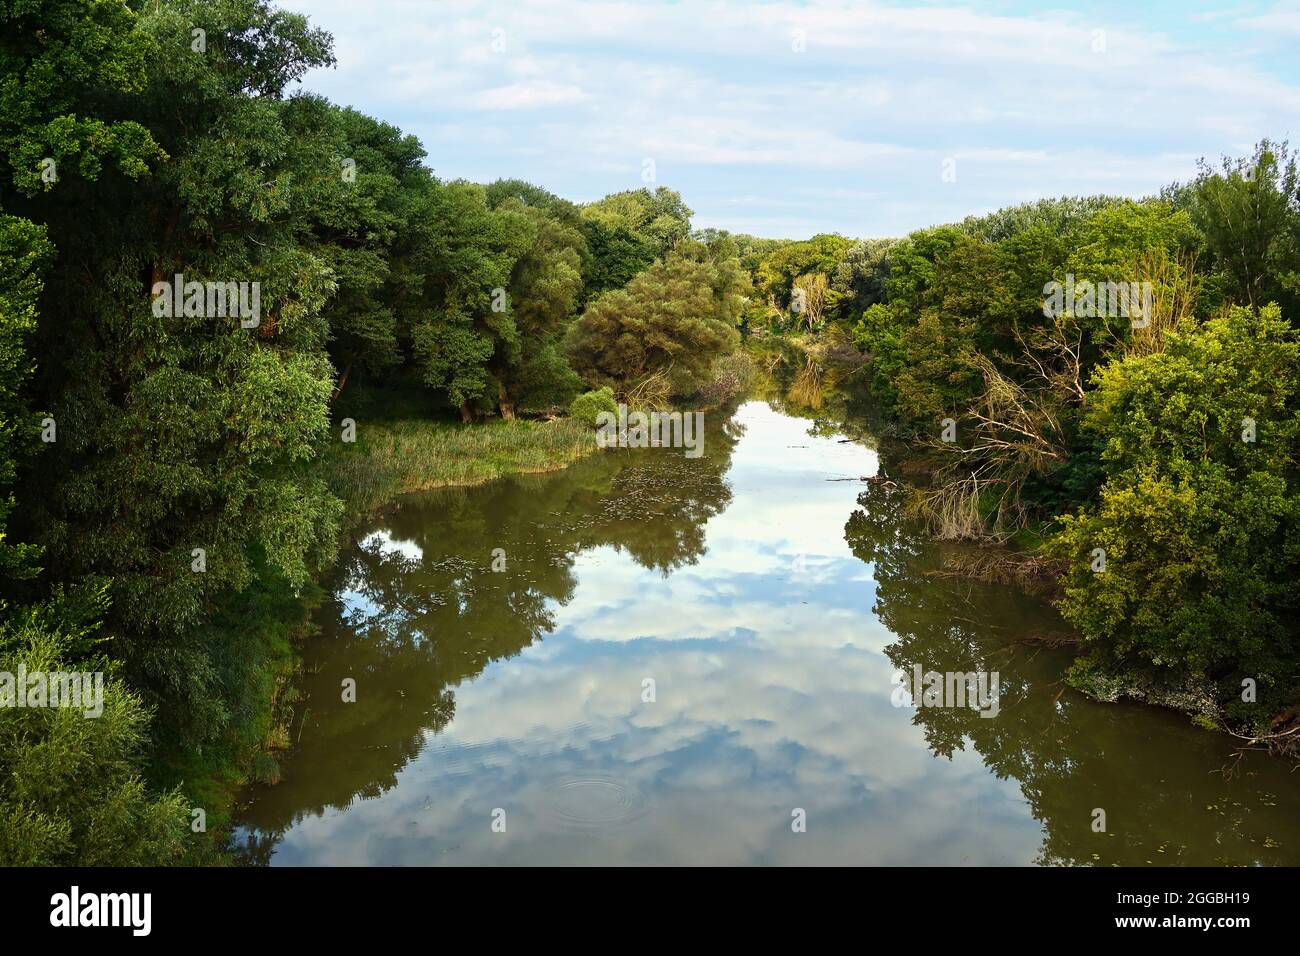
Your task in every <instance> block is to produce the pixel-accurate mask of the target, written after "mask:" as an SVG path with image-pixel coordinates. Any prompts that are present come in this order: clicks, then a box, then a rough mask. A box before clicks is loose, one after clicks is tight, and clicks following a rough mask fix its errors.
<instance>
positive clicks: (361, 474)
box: [320, 418, 597, 528]
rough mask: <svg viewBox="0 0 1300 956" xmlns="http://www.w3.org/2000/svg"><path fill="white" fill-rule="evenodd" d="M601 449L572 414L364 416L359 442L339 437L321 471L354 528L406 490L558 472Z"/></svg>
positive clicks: (345, 520)
mask: <svg viewBox="0 0 1300 956" xmlns="http://www.w3.org/2000/svg"><path fill="white" fill-rule="evenodd" d="M596 450H597V445H596V433H595V431H594V430H593V429H591V428H589V427H587V426H585V425H583V424H582V423H580V422H575V421H572V420H570V419H568V418H559V419H555V420H553V421H527V420H521V419H515V420H513V421H503V420H500V419H498V420H494V421H490V422H482V423H477V424H473V425H461V424H452V423H449V422H438V421H429V420H427V419H406V418H402V419H394V420H391V421H373V422H361V423H359V424H358V425H357V428H356V441H355V442H335V443H333V444H332V445H331V446H330V449H329V451H328V452H327V453H326V454H325V455H324V456H323V457H322V459H321V462H320V471H321V475H322V477H323V478H324V479H325V481H326V483H327V484H328V485H329V487H330V490H331V491H333V492H334V494H336V495H337V496H338V497H339V498H340V499H342V501H343V503H344V508H345V511H344V526H345V528H346V527H350V526H351V525H353V524H355V523H356V522H357V521H360V520H363V519H364V518H365V517H366V516H368V515H370V514H372V513H374V512H375V511H377V510H379V509H381V508H384V507H386V506H387V505H389V504H390V503H392V502H393V501H394V500H395V499H397V498H398V497H400V496H401V495H404V494H409V493H412V492H417V491H429V490H431V489H433V488H443V487H447V486H451V485H479V484H483V483H484V482H487V481H492V480H493V479H495V478H501V477H504V476H506V475H514V474H532V473H537V472H546V471H555V470H557V469H560V468H564V467H565V466H566V465H569V464H572V463H573V462H575V461H577V460H578V459H579V458H583V457H585V456H586V455H589V454H591V453H593V452H595V451H596Z"/></svg>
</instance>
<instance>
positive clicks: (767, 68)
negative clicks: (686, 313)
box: [281, 0, 1300, 238]
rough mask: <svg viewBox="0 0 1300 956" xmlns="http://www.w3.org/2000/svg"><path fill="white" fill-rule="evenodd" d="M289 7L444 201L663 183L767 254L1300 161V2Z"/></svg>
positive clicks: (333, 2)
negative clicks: (322, 32) (1217, 171)
mask: <svg viewBox="0 0 1300 956" xmlns="http://www.w3.org/2000/svg"><path fill="white" fill-rule="evenodd" d="M281 3H282V5H283V6H285V7H287V8H289V9H292V10H297V11H301V12H304V13H306V14H308V15H309V16H310V17H311V18H312V21H313V22H314V23H315V24H316V25H317V26H320V27H323V28H325V29H327V30H329V31H330V32H331V33H333V34H334V37H335V44H336V45H335V52H336V55H337V57H338V65H337V67H336V68H335V69H332V70H320V71H315V72H313V73H311V74H309V75H308V76H307V77H306V78H305V80H304V86H305V87H306V88H307V89H310V90H312V91H314V92H318V93H321V94H324V95H326V96H328V97H329V98H330V99H332V100H334V101H336V102H338V103H342V104H345V105H350V106H354V107H356V108H357V109H359V110H361V111H363V112H365V113H369V114H371V115H373V116H376V117H379V118H380V119H383V120H386V121H388V122H390V123H393V124H395V125H397V126H400V127H401V128H402V129H403V130H405V131H406V132H409V133H413V134H414V135H416V136H418V137H419V138H420V140H421V141H422V142H423V143H424V145H425V148H426V149H427V151H428V153H429V156H428V160H427V162H428V163H429V165H430V166H432V167H433V168H434V170H435V171H436V172H437V173H438V175H439V176H441V177H443V178H445V179H457V178H465V179H472V180H475V181H479V182H487V181H491V180H493V179H496V178H499V177H518V178H521V179H526V180H529V181H531V182H535V183H537V184H539V185H542V186H545V187H546V188H547V189H550V190H551V191H553V192H556V193H558V194H560V195H562V196H565V197H566V198H569V199H572V200H575V201H579V202H585V201H589V200H592V199H598V198H599V197H601V196H603V195H605V194H606V193H610V192H615V191H618V190H621V189H629V188H636V187H639V186H642V185H646V184H647V183H646V181H645V176H646V171H647V168H648V166H647V161H652V162H653V175H654V180H653V182H652V183H649V184H650V185H665V186H670V187H672V188H673V189H676V190H678V191H680V192H681V193H682V196H683V198H684V199H685V200H686V202H687V204H688V205H689V206H690V207H691V208H692V209H694V210H695V218H694V225H695V226H697V227H706V226H713V227H718V228H724V229H730V230H732V231H735V232H750V233H754V234H757V235H763V236H773V237H788V238H803V237H806V236H808V235H811V234H813V233H816V232H840V233H843V234H844V235H848V236H855V237H876V236H891V235H902V234H904V233H906V232H908V231H910V230H912V229H915V228H919V227H921V226H926V225H932V224H935V223H941V222H950V221H953V220H957V219H961V218H962V217H963V216H965V215H967V214H971V213H981V212H986V211H990V210H993V209H997V208H999V207H1001V206H1005V205H1010V204H1013V203H1017V202H1022V201H1025V200H1030V199H1035V198H1038V197H1041V196H1056V195H1079V194H1091V193H1101V192H1104V193H1114V194H1121V195H1133V196H1140V195H1146V194H1149V193H1151V192H1154V191H1156V190H1158V189H1159V188H1160V186H1162V185H1164V184H1165V183H1168V182H1170V181H1173V180H1178V179H1186V178H1189V177H1190V176H1191V175H1192V174H1193V173H1194V172H1195V168H1196V160H1197V158H1199V157H1201V156H1208V157H1216V156H1219V155H1221V154H1224V153H1227V154H1232V155H1238V154H1246V153H1248V152H1249V151H1250V150H1251V148H1252V146H1253V144H1254V143H1255V142H1256V141H1257V140H1259V139H1260V138H1262V137H1265V136H1268V137H1271V138H1274V139H1285V138H1288V137H1290V138H1291V139H1292V141H1293V142H1295V141H1300V65H1298V64H1300V61H1298V59H1297V56H1296V51H1297V50H1298V49H1300V0H1290V2H1281V3H1278V2H1263V3H1240V4H1233V3H1225V4H1195V3H1178V2H1163V0H1158V2H1151V3H1143V2H1140V0H1139V2H1134V0H1126V2H1117V0H1102V2H1096V3H1072V4H1071V3H1051V2H1049V3H1043V4H1034V3H1025V2H995V0H990V2H982V3H954V2H943V3H922V2H911V3H881V2H872V0H854V2H844V0H828V2H804V3H796V2H772V3H718V2H710V0H693V2H681V3H662V2H633V0H590V2H588V0H545V2H527V0H524V2H512V3H493V2H477V0H451V2H442V0H281ZM945 169H947V170H949V171H950V175H949V176H948V177H947V178H946V179H945V176H944V172H945Z"/></svg>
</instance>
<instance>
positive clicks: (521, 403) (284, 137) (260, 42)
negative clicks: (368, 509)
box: [0, 0, 749, 864]
mask: <svg viewBox="0 0 1300 956" xmlns="http://www.w3.org/2000/svg"><path fill="white" fill-rule="evenodd" d="M0 21H2V23H3V31H2V35H0V160H2V162H3V164H4V170H3V176H0V483H2V484H3V486H4V487H3V494H4V495H5V499H4V503H3V505H2V506H0V520H2V521H3V523H4V526H3V528H2V529H0V530H3V536H2V537H0V574H3V582H2V584H0V596H2V598H3V601H4V602H5V603H4V605H3V621H2V622H0V672H12V673H16V672H18V670H19V668H20V665H25V666H26V667H27V668H28V669H29V670H34V669H36V665H38V664H39V665H40V667H41V668H42V669H44V670H49V671H102V672H105V673H107V674H108V675H109V683H108V690H107V695H108V698H109V701H108V704H107V706H106V709H105V712H104V715H103V716H102V717H100V718H97V719H95V720H86V719H83V718H82V717H81V716H80V715H79V714H75V713H74V712H73V711H70V710H67V709H58V708H49V707H43V708H32V709H18V708H12V707H6V708H0V780H3V784H0V862H5V863H19V862H21V863H46V864H51V863H70V862H80V863H107V862H114V863H143V862H168V861H182V860H187V859H193V858H194V857H193V854H194V853H197V852H202V850H203V848H204V846H205V841H204V840H203V839H202V838H197V837H194V836H193V833H194V831H195V830H196V829H199V828H200V826H199V825H200V823H201V822H203V821H201V820H200V817H199V816H198V815H195V814H192V812H191V810H192V809H204V810H205V814H210V816H207V817H206V822H207V823H208V824H215V823H216V822H218V820H219V819H220V815H221V811H220V807H219V806H214V805H212V804H211V803H207V804H205V801H207V800H208V799H209V798H211V800H212V801H215V802H216V803H218V804H219V803H220V799H219V796H215V795H214V794H215V793H216V790H214V789H213V788H212V786H211V784H212V783H213V782H214V781H215V782H216V783H217V784H220V783H221V781H223V780H225V781H227V782H228V781H231V780H235V779H238V777H239V776H240V775H242V774H244V773H245V772H247V769H248V765H249V762H250V761H251V760H253V758H254V757H255V755H256V754H257V753H258V752H259V750H260V748H261V746H262V745H263V743H264V742H265V741H267V740H268V738H270V737H271V736H272V735H274V734H275V733H276V732H277V730H276V727H275V726H274V723H273V714H272V702H273V701H274V699H275V697H276V694H277V692H278V691H279V690H280V689H281V688H282V686H284V685H285V684H286V683H287V681H288V678H289V676H290V674H291V672H292V669H293V666H294V649H293V639H294V635H295V633H296V632H297V629H298V628H300V627H301V626H302V623H303V620H304V615H305V612H304V607H305V602H306V601H307V600H309V599H310V598H311V596H312V593H313V589H314V585H313V581H314V579H315V576H316V574H317V572H318V571H319V570H320V569H321V568H322V567H324V566H326V565H328V564H329V563H330V562H331V561H332V560H333V558H334V554H335V549H336V542H337V537H338V529H339V525H340V520H341V517H342V515H341V511H342V507H343V506H342V504H341V502H340V501H339V499H338V498H337V497H336V496H335V495H333V494H332V493H331V492H330V490H329V486H328V483H327V481H326V480H325V478H324V477H323V476H322V475H321V473H320V465H319V461H320V459H321V455H322V451H323V449H324V448H325V447H327V445H328V444H329V443H330V442H338V441H340V425H341V423H340V421H339V416H338V415H337V414H336V409H337V406H338V403H339V402H340V401H341V400H342V399H343V398H344V397H346V395H347V392H348V390H349V389H355V388H356V387H357V386H358V383H361V384H362V385H365V386H370V387H375V386H379V387H383V388H393V389H402V388H404V389H406V390H407V392H409V391H410V390H411V389H414V390H416V391H417V392H418V393H419V394H421V395H423V396H424V398H423V403H424V413H425V414H427V415H428V416H430V417H440V416H451V417H453V418H459V419H461V420H463V421H465V422H473V421H476V420H480V419H483V418H486V417H489V416H492V417H495V416H499V417H502V418H513V417H515V416H517V415H524V414H528V413H538V414H541V413H546V414H556V413H559V412H562V411H563V410H564V409H565V408H566V407H567V406H568V405H569V403H571V402H572V401H573V400H574V399H575V397H577V396H579V395H580V393H582V392H583V391H584V389H587V388H596V387H609V388H610V389H611V392H616V393H619V394H621V395H623V396H634V395H641V396H643V397H645V398H646V400H654V401H668V400H673V399H675V398H684V397H689V396H691V395H693V394H696V393H699V392H701V391H702V390H704V389H706V388H707V387H708V386H709V385H710V382H711V374H712V369H713V365H714V361H715V359H717V358H718V357H719V356H721V355H723V354H724V353H727V352H730V351H732V350H733V349H734V348H735V345H736V343H737V341H738V334H737V332H736V328H735V327H736V324H737V322H736V319H737V315H738V313H739V311H740V310H741V308H742V307H743V304H744V303H745V302H746V301H747V300H746V295H747V293H748V289H749V285H748V274H747V273H746V272H745V270H744V269H743V268H742V267H741V266H740V263H739V249H738V248H737V247H736V246H735V244H734V243H733V242H732V241H731V240H729V239H728V238H727V237H726V236H723V235H706V236H701V237H698V238H692V233H691V227H690V216H691V211H690V210H689V209H688V208H687V207H686V206H685V205H684V204H683V203H682V200H681V197H680V196H678V195H677V194H676V193H675V192H673V191H671V190H669V189H665V188H658V189H654V190H650V189H648V188H643V189H636V190H629V191H627V192H623V193H618V194H615V195H612V196H609V197H607V198H605V199H604V200H601V201H598V202H594V203H590V204H587V205H581V206H580V205H576V204H574V203H570V202H567V201H565V200H562V199H560V198H558V197H556V196H554V195H552V194H551V193H549V192H546V191H545V190H543V189H540V188H538V187H536V186H533V185H530V184H528V183H524V182H519V181H502V182H496V183H492V184H490V185H487V186H483V185H477V184H473V183H468V182H459V181H458V182H447V181H444V180H442V179H440V178H439V177H437V176H436V175H435V173H434V172H433V170H432V169H430V167H429V166H428V165H426V163H425V154H424V151H423V149H422V148H421V146H420V144H419V143H418V142H417V141H416V140H415V139H414V138H413V137H411V136H407V135H403V134H402V132H401V131H400V130H398V129H396V128H395V127H393V126H391V125H389V124H386V123H383V122H380V121H378V120H375V119H372V118H370V117H367V116H364V115H362V114H360V113H358V112H356V111H354V110H351V109H347V108H343V107H340V106H337V105H334V104H332V103H329V102H327V101H326V100H324V99H322V98H320V97H318V96H313V95H309V94H306V93H295V94H291V93H290V92H289V91H290V88H291V87H292V86H293V85H294V84H295V83H296V81H298V80H299V79H300V78H301V77H302V76H303V75H304V74H306V73H307V71H309V70H311V69H314V68H317V67H323V66H328V65H330V64H331V63H332V62H333V54H332V52H331V48H332V40H331V37H330V36H329V35H328V34H327V33H325V32H324V31H323V30H320V29H318V28H316V27H314V26H312V25H311V24H310V23H309V22H308V21H307V19H306V18H305V17H303V16H301V15H298V14H294V13H290V12H285V11H282V10H279V9H276V8H275V7H273V6H271V5H269V4H268V3H266V2H262V0H209V2H196V0H164V2H152V0H151V2H148V3H145V2H128V3H126V4H123V3H121V2H118V0H50V2H48V3H43V4H39V5H28V4H19V5H9V6H7V7H6V8H5V9H4V10H3V11H0ZM250 291H251V292H252V294H251V295H250V294H248V293H249V292H250ZM237 302H238V303H240V306H239V307H236V305H235V303H237ZM214 303H216V305H215V306H214ZM214 308H215V311H214ZM250 311H251V313H252V314H249V313H250ZM647 383H649V384H647ZM651 386H653V387H651ZM360 427H363V428H364V422H363V423H361V425H360ZM204 781H207V782H206V783H205V782H204ZM182 785H183V786H184V791H182V790H181V789H179V788H180V787H181V786H182ZM217 789H219V787H218V788H217Z"/></svg>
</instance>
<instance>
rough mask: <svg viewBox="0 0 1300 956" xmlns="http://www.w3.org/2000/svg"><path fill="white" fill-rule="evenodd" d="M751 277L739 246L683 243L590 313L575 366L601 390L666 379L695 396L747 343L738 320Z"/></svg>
mask: <svg viewBox="0 0 1300 956" xmlns="http://www.w3.org/2000/svg"><path fill="white" fill-rule="evenodd" d="M729 253H731V254H729ZM715 254H716V255H717V258H715ZM747 279H748V277H747V276H746V274H745V272H744V270H743V269H742V268H741V266H740V262H739V259H737V258H736V257H735V255H734V247H732V248H730V249H729V248H727V247H726V246H725V245H723V246H717V247H715V248H714V249H712V250H711V249H710V248H709V247H707V246H705V245H704V244H703V243H699V242H695V241H691V240H687V241H684V242H682V243H680V244H679V245H678V247H677V248H676V249H675V250H674V252H673V253H672V254H671V255H669V256H668V257H667V258H666V259H665V260H664V261H663V262H659V263H656V264H655V265H653V266H651V267H650V268H649V269H647V270H646V271H645V272H643V273H641V274H640V275H638V276H637V277H636V278H635V279H633V280H632V281H631V282H630V283H628V285H627V288H626V289H616V290H613V291H610V292H606V293H605V294H604V295H602V296H601V297H600V298H599V299H597V300H596V301H595V302H594V303H592V304H591V305H590V306H589V307H588V308H587V311H586V312H585V313H583V315H582V317H581V318H580V319H579V320H578V322H577V324H576V325H575V326H574V327H573V331H572V333H571V335H570V337H569V342H568V349H569V355H570V359H571V362H572V364H573V367H574V369H575V370H576V371H577V372H578V373H579V374H580V375H582V376H583V378H584V379H586V380H587V381H588V382H590V383H591V384H593V385H595V386H597V387H599V386H603V385H609V386H612V387H614V388H615V389H617V390H622V389H626V388H628V387H630V386H633V385H636V384H638V383H640V382H643V381H644V380H645V379H646V378H647V377H648V376H651V375H656V374H662V375H666V376H669V377H670V378H671V381H672V386H671V387H672V392H673V394H678V395H690V394H693V393H694V392H696V391H698V390H699V389H700V388H701V387H703V385H704V383H705V382H706V381H707V377H708V373H709V371H710V369H711V368H712V365H713V361H714V359H715V358H716V357H717V356H719V355H722V354H724V353H726V352H729V351H731V350H733V349H734V348H735V347H736V345H737V344H738V342H739V336H738V334H737V332H736V329H735V322H736V319H737V318H738V317H739V314H740V310H741V309H742V308H743V306H744V293H745V292H746V291H747V286H748V281H747Z"/></svg>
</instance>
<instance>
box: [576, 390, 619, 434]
mask: <svg viewBox="0 0 1300 956" xmlns="http://www.w3.org/2000/svg"><path fill="white" fill-rule="evenodd" d="M601 412H609V413H611V414H613V415H617V414H618V401H617V400H616V399H615V398H614V390H613V389H612V388H610V387H609V386H608V385H606V386H605V387H604V388H601V389H597V390H596V391H594V392H583V393H582V394H581V395H579V396H578V397H577V398H575V399H574V400H573V403H572V404H571V405H570V406H569V417H570V418H572V419H574V420H575V421H580V422H582V423H583V424H584V425H590V426H591V427H592V428H595V427H596V418H597V416H599V415H600V413H601Z"/></svg>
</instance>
